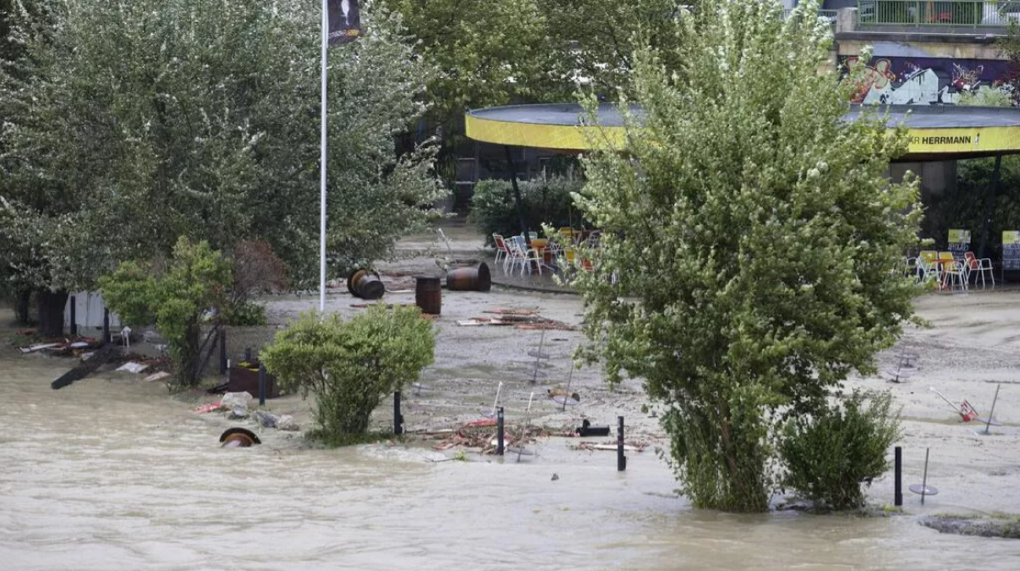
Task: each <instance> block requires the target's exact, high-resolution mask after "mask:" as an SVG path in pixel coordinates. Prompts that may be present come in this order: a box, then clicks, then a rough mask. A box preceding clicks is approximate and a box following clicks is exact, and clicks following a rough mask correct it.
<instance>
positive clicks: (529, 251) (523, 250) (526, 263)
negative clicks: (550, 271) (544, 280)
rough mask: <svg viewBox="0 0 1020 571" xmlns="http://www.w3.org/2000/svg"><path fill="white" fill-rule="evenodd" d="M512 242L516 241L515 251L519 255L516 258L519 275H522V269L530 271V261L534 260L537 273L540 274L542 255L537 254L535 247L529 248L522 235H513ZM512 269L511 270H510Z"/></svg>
mask: <svg viewBox="0 0 1020 571" xmlns="http://www.w3.org/2000/svg"><path fill="white" fill-rule="evenodd" d="M514 242H516V243H517V248H516V249H517V253H518V254H519V255H520V257H519V258H518V259H517V261H518V262H520V264H521V275H522V276H523V275H524V270H525V269H526V270H528V273H529V274H530V273H531V265H532V264H531V263H532V262H535V267H536V268H538V275H542V257H541V256H539V255H538V250H536V249H535V248H529V247H528V243H527V242H526V241H525V240H524V236H523V235H521V236H514ZM511 271H512V270H511Z"/></svg>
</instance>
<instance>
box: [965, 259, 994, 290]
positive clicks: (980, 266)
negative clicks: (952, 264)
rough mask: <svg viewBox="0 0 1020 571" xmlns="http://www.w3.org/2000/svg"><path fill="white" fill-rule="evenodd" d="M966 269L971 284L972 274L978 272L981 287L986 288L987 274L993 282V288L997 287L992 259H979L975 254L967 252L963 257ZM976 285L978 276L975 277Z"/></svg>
mask: <svg viewBox="0 0 1020 571" xmlns="http://www.w3.org/2000/svg"><path fill="white" fill-rule="evenodd" d="M963 259H964V269H965V271H966V274H967V281H968V282H970V276H971V274H974V273H975V272H977V274H979V275H980V276H981V287H982V288H984V287H985V274H986V273H987V274H988V277H989V278H991V280H992V287H994V286H995V272H994V271H993V270H992V259H991V258H981V259H978V257H977V256H975V255H974V252H967V253H966V254H964V255H963ZM974 284H975V285H977V276H975V277H974Z"/></svg>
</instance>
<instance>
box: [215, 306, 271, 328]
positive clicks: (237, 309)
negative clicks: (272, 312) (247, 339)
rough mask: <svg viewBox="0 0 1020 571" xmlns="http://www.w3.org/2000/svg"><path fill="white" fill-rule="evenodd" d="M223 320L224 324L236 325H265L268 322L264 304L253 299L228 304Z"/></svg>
mask: <svg viewBox="0 0 1020 571" xmlns="http://www.w3.org/2000/svg"><path fill="white" fill-rule="evenodd" d="M223 321H224V324H225V325H233V326H238V327H245V326H253V325H265V324H266V323H268V318H267V317H266V306H265V305H263V304H261V303H258V302H255V301H242V302H240V303H236V304H228V307H227V310H226V311H225V312H224V316H223Z"/></svg>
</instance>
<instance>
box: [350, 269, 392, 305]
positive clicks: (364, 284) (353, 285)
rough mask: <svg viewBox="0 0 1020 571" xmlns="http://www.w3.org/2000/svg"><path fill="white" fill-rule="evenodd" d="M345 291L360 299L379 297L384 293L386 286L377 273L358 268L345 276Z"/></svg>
mask: <svg viewBox="0 0 1020 571" xmlns="http://www.w3.org/2000/svg"><path fill="white" fill-rule="evenodd" d="M347 291H349V292H351V295H353V296H355V297H360V298H361V299H379V298H380V297H382V296H383V294H384V293H386V287H385V286H383V283H382V281H380V280H379V274H377V273H375V272H370V271H368V270H358V271H356V272H354V273H353V274H351V276H350V277H349V278H347Z"/></svg>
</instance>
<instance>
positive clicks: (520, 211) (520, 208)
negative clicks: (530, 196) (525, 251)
mask: <svg viewBox="0 0 1020 571" xmlns="http://www.w3.org/2000/svg"><path fill="white" fill-rule="evenodd" d="M503 150H504V151H505V152H506V162H507V165H508V166H509V167H510V186H512V187H513V189H514V202H515V203H516V204H517V217H518V218H519V219H520V221H521V233H523V234H524V241H525V243H527V244H528V247H529V248H530V247H531V237H530V236H528V221H527V219H526V217H525V216H524V203H523V201H522V200H521V189H520V188H518V186H517V165H516V164H515V163H514V157H513V152H511V150H510V145H503Z"/></svg>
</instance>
